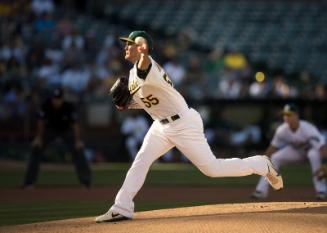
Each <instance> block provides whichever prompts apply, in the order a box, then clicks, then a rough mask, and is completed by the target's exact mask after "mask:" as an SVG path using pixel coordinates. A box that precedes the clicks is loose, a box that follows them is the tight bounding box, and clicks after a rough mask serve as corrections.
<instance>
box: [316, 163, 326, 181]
mask: <svg viewBox="0 0 327 233" xmlns="http://www.w3.org/2000/svg"><path fill="white" fill-rule="evenodd" d="M315 175H316V176H317V178H318V180H321V179H323V178H325V177H326V176H327V164H325V165H322V166H321V167H320V168H319V169H318V171H316V172H315Z"/></svg>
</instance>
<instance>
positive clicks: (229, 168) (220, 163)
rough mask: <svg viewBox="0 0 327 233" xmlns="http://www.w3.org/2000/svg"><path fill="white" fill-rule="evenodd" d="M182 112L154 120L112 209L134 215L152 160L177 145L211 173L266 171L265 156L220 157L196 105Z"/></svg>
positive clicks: (214, 175) (232, 175) (256, 172)
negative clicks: (167, 119)
mask: <svg viewBox="0 0 327 233" xmlns="http://www.w3.org/2000/svg"><path fill="white" fill-rule="evenodd" d="M179 115H180V119H178V120H176V121H173V122H170V123H168V124H165V125H163V124H161V123H160V122H159V121H157V120H156V121H154V122H153V124H152V126H151V127H150V129H149V131H148V133H147V134H146V136H145V138H144V141H143V145H142V147H141V148H140V150H139V152H138V153H137V156H136V158H135V160H134V162H133V164H132V166H131V168H130V169H129V171H128V173H127V175H126V178H125V181H124V183H123V185H122V187H121V189H120V190H119V192H118V194H117V196H116V199H115V204H114V205H113V206H112V207H111V210H112V211H114V212H118V213H120V214H122V215H124V216H126V217H129V218H132V217H133V213H134V202H133V199H134V197H135V195H136V194H137V192H138V191H139V190H140V188H141V187H142V185H143V183H144V181H145V177H146V175H147V173H148V171H149V169H150V166H151V164H152V163H153V162H154V161H155V160H157V159H158V158H159V157H160V156H162V155H163V154H165V153H166V152H167V151H168V150H170V149H172V148H173V147H174V146H176V147H177V149H179V150H180V151H181V152H182V153H183V154H184V155H185V156H186V157H187V158H188V159H189V160H190V161H191V162H192V163H193V164H194V165H195V166H196V167H197V168H198V169H200V171H201V172H202V173H203V174H205V175H207V176H210V177H234V176H247V175H251V174H258V175H262V176H264V175H266V174H267V172H268V167H267V162H266V160H265V159H264V158H263V157H262V156H253V157H248V158H245V159H239V158H232V159H217V158H216V157H215V156H214V154H213V153H212V151H211V149H210V146H209V145H208V143H207V139H206V138H205V135H204V132H203V123H202V119H201V116H200V114H199V113H198V112H197V111H195V110H194V109H187V110H185V111H184V112H181V113H179Z"/></svg>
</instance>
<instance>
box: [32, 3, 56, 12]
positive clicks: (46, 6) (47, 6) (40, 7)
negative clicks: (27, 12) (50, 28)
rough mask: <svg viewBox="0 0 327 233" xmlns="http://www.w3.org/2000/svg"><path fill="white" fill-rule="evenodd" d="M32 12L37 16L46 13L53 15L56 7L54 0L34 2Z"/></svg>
mask: <svg viewBox="0 0 327 233" xmlns="http://www.w3.org/2000/svg"><path fill="white" fill-rule="evenodd" d="M31 10H32V12H33V13H34V14H35V15H37V16H40V15H42V14H44V13H53V11H54V10H55V5H54V3H53V1H52V0H33V1H32V3H31Z"/></svg>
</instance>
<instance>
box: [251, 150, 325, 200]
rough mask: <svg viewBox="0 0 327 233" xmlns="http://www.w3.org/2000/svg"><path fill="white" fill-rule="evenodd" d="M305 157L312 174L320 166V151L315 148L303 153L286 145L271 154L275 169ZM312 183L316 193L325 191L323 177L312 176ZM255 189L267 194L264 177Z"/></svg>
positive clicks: (267, 188)
mask: <svg viewBox="0 0 327 233" xmlns="http://www.w3.org/2000/svg"><path fill="white" fill-rule="evenodd" d="M306 159H308V160H309V162H310V165H311V171H312V174H314V173H315V171H317V170H318V168H319V167H320V166H321V158H320V153H319V150H317V149H314V148H312V149H310V150H309V151H308V152H307V153H305V152H304V151H301V150H296V149H294V148H293V147H292V146H286V147H284V148H283V149H280V150H278V151H277V152H275V153H274V154H273V155H272V156H271V161H272V163H273V164H274V166H275V168H276V169H277V170H279V168H280V167H281V166H283V165H285V164H289V163H294V162H299V161H304V160H306ZM313 184H314V188H315V190H316V192H317V193H318V192H326V191H327V187H326V182H325V180H324V179H322V180H318V179H317V177H316V176H313ZM256 190H257V191H260V192H262V193H263V195H264V196H265V197H267V196H268V194H269V183H268V182H267V181H266V180H265V179H264V177H261V178H260V180H259V183H258V184H257V187H256Z"/></svg>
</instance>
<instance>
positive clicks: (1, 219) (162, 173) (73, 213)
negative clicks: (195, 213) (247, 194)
mask: <svg viewBox="0 0 327 233" xmlns="http://www.w3.org/2000/svg"><path fill="white" fill-rule="evenodd" d="M129 166H130V164H101V165H94V166H92V171H93V181H94V184H93V185H94V186H95V187H101V186H120V185H121V184H122V182H123V180H124V178H125V175H126V172H127V170H128V168H129ZM281 172H282V174H283V177H284V183H285V186H302V187H303V186H304V187H306V186H310V187H312V177H311V172H310V168H309V166H308V165H305V164H301V165H293V166H287V167H284V168H283V169H282V170H281ZM23 176H24V169H17V168H16V169H10V168H3V169H1V170H0V197H1V188H17V187H18V186H19V185H20V184H21V182H22V179H23ZM257 181H258V176H248V177H238V178H216V179H214V178H209V177H206V176H205V175H203V174H202V173H200V172H199V171H198V170H197V168H195V167H194V166H193V165H191V164H154V165H153V166H152V167H151V170H150V172H149V174H148V177H147V179H146V185H147V186H176V185H177V186H212V185H222V186H229V187H232V186H253V187H254V185H255V184H256V182H257ZM37 186H38V187H41V188H42V187H54V188H55V187H78V186H80V185H79V183H78V180H77V178H76V173H75V170H74V168H73V166H70V167H68V168H65V169H60V170H59V169H43V170H41V171H40V175H39V180H38V183H37ZM111 201H113V200H111ZM111 204H112V203H107V202H106V201H103V200H88V201H80V200H69V201H68V200H67V201H65V200H39V201H37V200H12V201H1V198H0V226H3V225H16V224H25V223H32V222H40V221H50V220H58V219H67V218H77V217H84V216H96V215H98V214H100V213H102V212H104V211H106V210H107V208H108V207H109V206H111ZM203 204H210V203H207V202H186V201H181V202H165V201H162V202H146V203H145V202H143V203H142V202H138V203H137V206H136V210H137V211H144V210H152V209H159V208H161V209H162V208H173V207H181V206H194V205H203ZM0 231H1V229H0Z"/></svg>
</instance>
